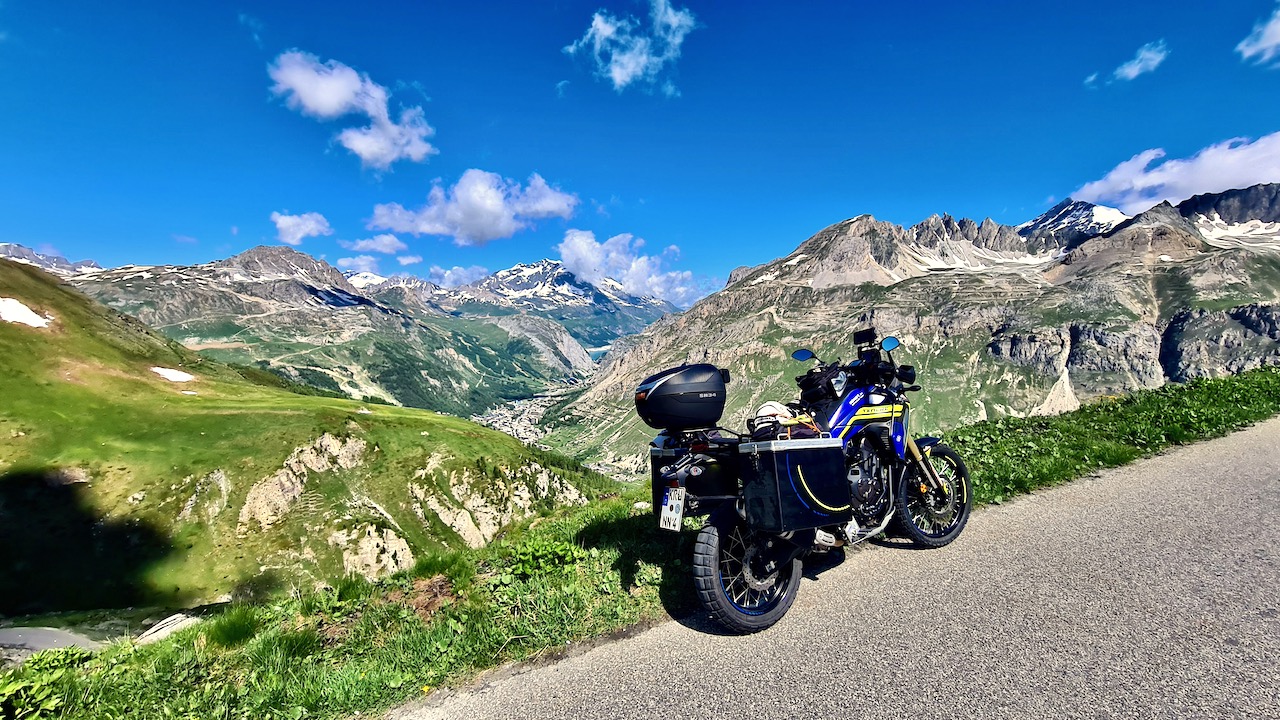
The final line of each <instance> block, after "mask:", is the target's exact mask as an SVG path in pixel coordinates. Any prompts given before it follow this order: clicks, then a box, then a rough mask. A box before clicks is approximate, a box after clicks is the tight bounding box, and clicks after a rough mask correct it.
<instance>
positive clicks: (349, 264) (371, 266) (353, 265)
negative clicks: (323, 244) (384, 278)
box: [334, 255, 378, 275]
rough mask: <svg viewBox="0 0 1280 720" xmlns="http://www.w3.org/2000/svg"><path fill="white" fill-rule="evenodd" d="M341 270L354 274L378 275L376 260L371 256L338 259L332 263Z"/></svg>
mask: <svg viewBox="0 0 1280 720" xmlns="http://www.w3.org/2000/svg"><path fill="white" fill-rule="evenodd" d="M334 264H335V265H337V266H338V268H339V269H342V270H354V271H356V272H367V273H373V274H374V275H377V274H378V258H376V257H374V256H372V255H357V256H355V257H347V258H338V261H337V262H336V263H334Z"/></svg>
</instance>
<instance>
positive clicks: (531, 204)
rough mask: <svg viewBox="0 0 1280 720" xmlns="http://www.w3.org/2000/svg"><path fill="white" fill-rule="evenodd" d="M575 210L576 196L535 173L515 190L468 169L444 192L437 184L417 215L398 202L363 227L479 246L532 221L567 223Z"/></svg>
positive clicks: (515, 185)
mask: <svg viewBox="0 0 1280 720" xmlns="http://www.w3.org/2000/svg"><path fill="white" fill-rule="evenodd" d="M577 205H578V197H577V196H576V195H571V194H569V193H565V192H561V191H560V190H559V189H557V188H553V187H551V186H550V185H548V184H547V181H546V180H544V179H542V176H541V175H538V174H537V173H534V174H533V175H531V176H529V183H528V184H527V185H525V186H521V185H520V183H518V182H514V181H512V180H505V179H503V178H502V177H501V176H499V175H497V174H495V173H491V172H485V171H483V170H477V169H474V168H472V169H471V170H468V171H466V172H464V173H463V174H462V177H461V178H460V179H459V180H458V182H457V183H456V184H455V185H454V186H453V187H451V188H449V189H448V191H446V190H445V189H444V187H443V186H442V185H440V183H439V182H437V183H436V184H435V186H434V187H432V188H431V192H430V194H429V195H428V196H427V204H426V205H423V206H422V207H420V208H418V209H417V210H409V209H407V208H405V207H404V206H403V205H401V204H400V203H387V204H384V205H377V206H375V207H374V208H373V218H372V219H371V220H370V221H369V228H370V229H372V230H391V231H392V232H405V233H411V234H413V235H443V236H447V237H452V238H453V241H454V243H455V244H457V245H460V246H468V245H483V244H485V243H487V242H489V241H490V240H496V239H498V238H508V237H511V236H512V235H514V234H516V232H517V231H519V230H523V229H524V228H526V227H528V226H529V224H530V223H531V222H532V221H534V220H539V219H544V218H550V217H559V218H565V219H568V218H569V217H570V216H572V215H573V210H574V208H575V207H577Z"/></svg>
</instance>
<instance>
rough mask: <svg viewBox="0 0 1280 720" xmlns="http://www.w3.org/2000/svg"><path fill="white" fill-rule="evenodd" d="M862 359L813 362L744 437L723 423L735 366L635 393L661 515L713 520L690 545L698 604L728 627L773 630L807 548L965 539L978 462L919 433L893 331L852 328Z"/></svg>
mask: <svg viewBox="0 0 1280 720" xmlns="http://www.w3.org/2000/svg"><path fill="white" fill-rule="evenodd" d="M853 342H854V344H855V346H856V347H857V359H855V360H854V361H853V362H851V363H849V364H842V363H841V362H840V361H839V360H837V361H835V362H833V363H826V362H823V361H821V360H819V359H818V358H817V357H816V356H815V355H814V354H813V353H812V352H811V351H809V350H805V349H801V350H796V351H795V352H794V353H792V355H791V357H792V358H794V359H795V360H798V361H802V362H804V361H808V360H817V364H816V365H815V366H814V367H813V368H812V369H810V370H809V371H808V372H806V373H804V374H803V375H800V376H798V377H797V378H796V383H797V385H798V386H799V388H800V399H799V401H798V402H794V403H789V404H788V405H786V406H783V405H781V404H780V403H766V404H765V407H763V408H761V412H759V413H757V417H756V418H755V419H754V420H752V421H750V422H749V423H748V425H749V430H750V434H749V435H744V434H739V433H735V432H733V431H731V430H727V429H725V428H722V427H719V426H718V425H717V423H718V422H719V420H720V417H721V415H723V413H724V405H725V398H726V386H727V384H728V383H729V379H730V378H729V371H728V370H723V369H720V368H717V367H715V366H714V365H709V364H705V363H704V364H697V365H684V366H681V367H677V368H671V369H668V370H664V371H663V372H660V373H658V374H656V375H653V376H651V377H649V378H647V379H645V381H644V382H643V383H641V384H640V386H639V387H638V388H636V393H635V402H636V412H637V413H638V414H639V415H640V417H641V419H643V420H644V421H645V422H646V423H647V424H648V425H649V426H650V427H653V428H656V429H660V430H662V432H661V433H660V434H659V435H658V436H657V437H656V438H655V439H654V440H653V442H652V443H650V450H649V454H650V466H651V479H652V484H653V501H654V502H653V505H654V512H655V514H657V515H658V520H659V525H660V526H661V527H662V528H665V529H668V530H673V531H677V532H678V531H680V530H681V529H682V528H683V526H684V519H685V518H686V517H693V516H701V515H707V516H709V517H708V518H707V520H706V522H705V524H704V525H703V526H702V528H701V529H700V530H699V532H698V538H697V543H696V544H695V547H694V557H693V577H694V584H695V586H696V588H697V592H698V599H699V601H700V602H701V604H702V605H703V607H704V608H706V610H707V611H708V612H709V613H710V614H711V617H712V618H713V619H715V620H716V621H717V622H719V623H720V624H721V625H723V626H724V627H725V628H727V629H729V630H732V631H734V632H739V633H750V632H755V631H758V630H763V629H764V628H767V627H769V626H770V625H773V624H774V623H775V622H777V621H778V620H779V619H780V618H781V617H782V616H783V615H784V614H785V613H786V612H787V610H788V609H789V608H790V607H791V604H792V603H793V602H795V598H796V593H797V591H798V589H799V584H800V574H801V562H802V559H803V558H804V557H805V556H807V555H808V554H810V553H814V552H827V551H829V550H831V549H832V548H836V547H840V546H844V545H852V544H856V543H860V542H863V541H865V540H868V539H870V538H872V537H875V536H877V535H879V534H880V533H882V532H884V531H885V530H887V529H889V528H890V527H891V526H893V527H894V528H895V529H896V530H897V532H898V533H900V534H901V535H902V536H904V537H906V538H907V539H908V540H910V541H911V542H912V543H914V544H915V545H917V546H922V547H930V548H937V547H942V546H944V545H946V544H948V543H950V542H951V541H952V540H955V538H956V537H957V536H958V535H959V534H960V532H961V531H962V530H963V529H964V526H965V523H966V522H967V521H968V519H969V511H970V509H971V506H972V502H973V498H972V493H971V491H970V486H969V471H968V470H967V469H966V467H965V464H964V461H963V460H961V459H960V456H959V455H958V454H956V452H955V451H954V450H952V449H951V448H950V447H947V446H946V445H944V444H942V443H941V442H940V441H939V439H938V438H932V437H925V438H919V439H915V440H913V439H912V438H911V436H910V435H908V431H909V423H910V416H911V412H910V402H909V401H908V399H907V393H908V392H913V391H916V390H919V389H920V386H918V385H915V384H914V383H915V379H916V377H915V376H916V372H915V368H914V367H912V366H910V365H896V364H894V362H893V354H892V352H893V350H894V349H896V348H897V347H898V346H899V342H898V340H897V339H896V338H893V337H886V338H884V340H882V341H879V342H877V338H876V332H875V329H874V328H868V329H866V330H860V331H858V332H856V333H854V335H853Z"/></svg>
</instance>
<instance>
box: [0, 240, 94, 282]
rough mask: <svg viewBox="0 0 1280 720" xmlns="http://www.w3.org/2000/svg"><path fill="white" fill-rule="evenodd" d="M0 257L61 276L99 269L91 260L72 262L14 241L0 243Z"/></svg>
mask: <svg viewBox="0 0 1280 720" xmlns="http://www.w3.org/2000/svg"><path fill="white" fill-rule="evenodd" d="M0 257H2V258H7V259H9V260H13V261H14V262H20V263H25V264H27V265H35V266H36V267H38V268H40V269H41V270H45V271H47V272H51V273H53V274H54V275H61V276H63V277H66V276H70V275H75V274H77V273H80V272H86V271H92V270H97V269H99V267H98V263H96V262H94V261H92V260H81V261H79V262H74V263H73V262H70V261H68V260H67V259H66V258H64V257H59V256H57V255H46V254H44V253H38V252H36V251H35V250H32V249H31V248H29V247H25V246H23V245H18V244H16V243H0Z"/></svg>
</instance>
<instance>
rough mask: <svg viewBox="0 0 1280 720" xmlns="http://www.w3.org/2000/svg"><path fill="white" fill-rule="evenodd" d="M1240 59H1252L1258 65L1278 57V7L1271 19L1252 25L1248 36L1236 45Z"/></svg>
mask: <svg viewBox="0 0 1280 720" xmlns="http://www.w3.org/2000/svg"><path fill="white" fill-rule="evenodd" d="M1236 52H1238V53H1240V59H1241V60H1252V61H1254V62H1255V63H1258V64H1259V65H1261V64H1263V63H1269V62H1271V61H1272V60H1275V59H1276V58H1280V7H1278V8H1276V11H1275V12H1274V13H1272V14H1271V19H1269V20H1267V21H1266V22H1260V23H1258V24H1256V25H1254V26H1253V32H1251V33H1249V37H1247V38H1245V39H1243V40H1241V41H1240V44H1239V45H1236Z"/></svg>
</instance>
